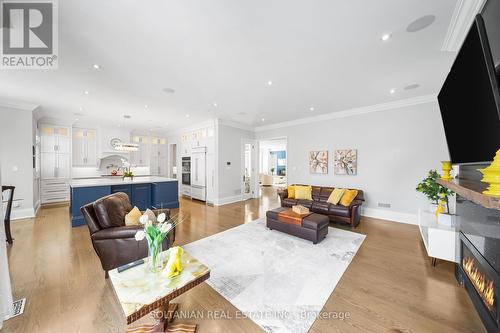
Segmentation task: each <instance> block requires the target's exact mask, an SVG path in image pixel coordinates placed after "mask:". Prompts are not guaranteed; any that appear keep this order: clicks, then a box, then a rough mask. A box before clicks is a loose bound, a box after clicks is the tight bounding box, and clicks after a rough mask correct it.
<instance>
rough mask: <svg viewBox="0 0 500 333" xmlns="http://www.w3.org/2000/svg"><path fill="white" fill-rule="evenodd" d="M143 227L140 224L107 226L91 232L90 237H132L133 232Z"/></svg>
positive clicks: (101, 238) (96, 238)
mask: <svg viewBox="0 0 500 333" xmlns="http://www.w3.org/2000/svg"><path fill="white" fill-rule="evenodd" d="M143 229H144V227H143V226H142V225H131V226H125V227H114V228H107V229H102V230H99V231H97V232H95V233H93V234H92V236H91V238H92V240H105V239H124V238H134V236H135V233H136V232H137V231H139V230H143Z"/></svg>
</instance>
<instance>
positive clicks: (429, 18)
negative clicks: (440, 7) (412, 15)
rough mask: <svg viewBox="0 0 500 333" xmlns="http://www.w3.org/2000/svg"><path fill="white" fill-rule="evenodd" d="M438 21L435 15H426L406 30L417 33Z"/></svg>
mask: <svg viewBox="0 0 500 333" xmlns="http://www.w3.org/2000/svg"><path fill="white" fill-rule="evenodd" d="M435 20H436V16H434V15H425V16H422V17H419V18H418V19H416V20H415V21H413V22H411V23H410V25H408V27H407V28H406V31H408V32H417V31H420V30H423V29H425V28H427V27H428V26H430V25H431V24H432V23H434V21H435Z"/></svg>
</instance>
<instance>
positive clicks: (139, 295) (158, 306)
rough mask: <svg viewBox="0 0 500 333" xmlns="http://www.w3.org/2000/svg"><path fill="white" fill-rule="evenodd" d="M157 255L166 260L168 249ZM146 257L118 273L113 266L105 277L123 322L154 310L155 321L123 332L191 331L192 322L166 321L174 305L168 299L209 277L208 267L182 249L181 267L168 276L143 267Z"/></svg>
mask: <svg viewBox="0 0 500 333" xmlns="http://www.w3.org/2000/svg"><path fill="white" fill-rule="evenodd" d="M160 255H161V256H162V260H164V262H166V261H167V260H168V251H164V252H162V253H161V254H160ZM147 260H148V258H145V259H144V261H145V264H143V265H140V266H136V267H133V268H130V269H128V270H126V271H123V272H122V273H118V270H116V269H114V270H112V271H110V272H109V278H110V280H111V283H112V285H113V288H114V290H115V293H116V296H117V298H118V300H119V301H120V305H121V307H122V309H123V312H124V314H125V316H126V318H127V324H131V323H133V322H134V321H136V320H138V319H139V318H141V317H143V316H145V315H147V314H149V313H151V312H153V311H158V312H157V314H158V315H157V316H156V317H157V322H156V324H154V325H144V326H140V327H136V328H128V329H127V332H137V333H138V332H141V333H142V332H195V331H196V325H185V324H176V325H171V324H170V322H171V321H172V318H173V315H174V313H175V311H176V309H177V306H178V304H176V303H170V301H171V300H173V299H174V298H176V297H177V296H179V295H181V294H183V293H185V292H186V291H188V290H189V289H191V288H193V287H195V286H197V285H199V284H200V283H202V282H203V281H205V280H207V279H208V278H209V277H210V269H209V268H208V267H207V266H205V265H203V264H202V263H200V262H199V261H198V260H196V259H195V258H193V257H191V256H190V255H189V254H188V253H186V252H183V253H182V256H181V262H182V267H183V271H182V272H181V273H180V274H179V275H178V276H176V277H173V278H172V279H168V278H166V277H164V276H163V274H162V272H159V273H151V272H150V271H149V270H148V269H147Z"/></svg>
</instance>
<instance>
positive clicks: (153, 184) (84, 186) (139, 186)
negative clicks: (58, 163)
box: [70, 177, 179, 227]
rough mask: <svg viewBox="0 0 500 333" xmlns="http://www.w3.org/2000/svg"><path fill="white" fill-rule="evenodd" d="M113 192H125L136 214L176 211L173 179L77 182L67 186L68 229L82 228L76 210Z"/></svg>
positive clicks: (176, 193) (177, 192) (80, 215)
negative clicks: (171, 209) (173, 209)
mask: <svg viewBox="0 0 500 333" xmlns="http://www.w3.org/2000/svg"><path fill="white" fill-rule="evenodd" d="M116 192H125V193H127V194H128V196H129V198H130V202H131V203H132V206H137V208H139V209H140V210H146V209H147V208H150V209H158V208H179V188H178V182H177V180H176V179H170V178H162V177H136V178H134V180H132V181H123V180H122V179H121V178H120V179H110V180H105V179H102V180H101V179H89V180H85V179H78V180H73V181H72V183H71V200H70V215H71V225H72V226H73V227H78V226H81V225H84V224H85V220H84V219H83V215H82V213H81V211H80V207H82V206H84V205H86V204H88V203H91V202H94V201H96V200H97V199H99V198H102V197H104V196H106V195H109V194H111V193H116Z"/></svg>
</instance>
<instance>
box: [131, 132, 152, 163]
mask: <svg viewBox="0 0 500 333" xmlns="http://www.w3.org/2000/svg"><path fill="white" fill-rule="evenodd" d="M132 142H133V143H135V144H137V145H138V150H137V151H134V152H131V154H130V159H131V161H132V164H134V165H136V166H149V164H150V162H151V161H150V156H149V137H148V136H143V135H133V136H132Z"/></svg>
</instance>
